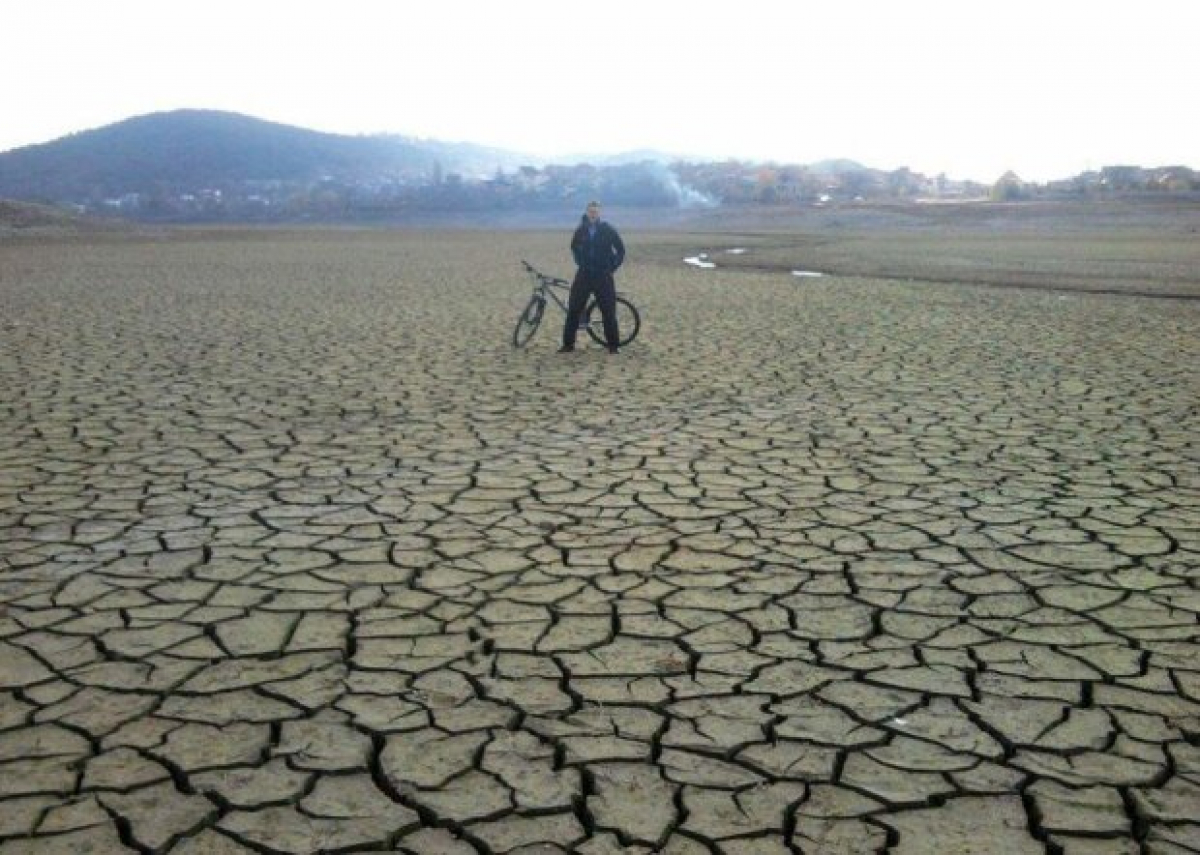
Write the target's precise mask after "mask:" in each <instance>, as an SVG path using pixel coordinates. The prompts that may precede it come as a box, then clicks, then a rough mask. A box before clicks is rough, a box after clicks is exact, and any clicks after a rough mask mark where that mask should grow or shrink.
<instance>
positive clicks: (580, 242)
mask: <svg viewBox="0 0 1200 855" xmlns="http://www.w3.org/2000/svg"><path fill="white" fill-rule="evenodd" d="M571 254H572V255H574V256H575V263H576V264H577V265H579V269H580V270H582V271H583V272H584V273H590V274H596V273H613V272H615V271H616V269H617V268H618V267H620V266H621V263H622V262H623V261H625V244H624V243H623V242H622V241H621V236H620V235H619V234H617V230H616V229H614V228H613V227H612V226H610V225H609V224H608V223H606V222H604V221H603V220H601V221H600V222H598V223H596V236H595V237H591V236H589V235H588V224H587V223H586V222H584V223H581V224H580V226H579V228H577V229H576V230H575V234H574V235H573V236H572V237H571Z"/></svg>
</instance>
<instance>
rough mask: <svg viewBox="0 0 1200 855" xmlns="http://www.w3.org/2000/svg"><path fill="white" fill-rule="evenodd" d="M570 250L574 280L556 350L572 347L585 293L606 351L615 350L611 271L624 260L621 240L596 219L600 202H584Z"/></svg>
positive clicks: (566, 350)
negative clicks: (591, 300)
mask: <svg viewBox="0 0 1200 855" xmlns="http://www.w3.org/2000/svg"><path fill="white" fill-rule="evenodd" d="M571 254H572V255H574V256H575V265H576V267H577V268H578V269H577V270H576V271H575V281H574V282H572V283H571V297H570V299H569V300H568V301H567V323H566V326H564V327H563V343H562V347H560V348H559V349H558V352H559V353H570V352H571V351H572V350H574V349H575V334H576V332H577V330H578V328H579V319H580V317H582V316H583V309H584V307H585V306H586V305H587V301H588V297H590V296H591V295H592V294H595V295H596V304H597V305H598V306H599V307H600V314H601V316H602V317H603V318H604V340H605V341H606V342H607V343H608V352H609V353H616V352H617V343H618V342H620V340H621V335H620V331H619V330H618V329H617V286H616V283H615V282H613V274H614V273H616V272H617V268H618V267H620V266H621V262H623V261H624V260H625V244H624V243H623V242H622V241H621V236H620V235H619V234H617V230H616V229H614V228H613V227H612V226H611V225H609V224H608V223H606V222H604V221H603V220H601V219H600V203H599V202H588V206H587V213H586V214H585V215H584V217H583V221H582V222H581V223H580V224H579V228H577V229H576V230H575V234H574V235H573V236H572V237H571Z"/></svg>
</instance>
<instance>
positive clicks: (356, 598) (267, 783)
mask: <svg viewBox="0 0 1200 855" xmlns="http://www.w3.org/2000/svg"><path fill="white" fill-rule="evenodd" d="M562 243H563V241H562V239H561V235H540V234H536V233H523V234H515V235H514V234H509V235H493V234H486V233H457V234H453V233H444V234H439V233H432V232H431V233H424V234H419V233H407V234H385V233H369V232H362V233H360V232H301V233H294V234H288V233H278V232H261V233H246V234H238V233H220V232H210V233H204V232H197V233H190V234H188V233H185V234H183V235H177V236H168V237H162V238H157V239H136V238H128V239H100V240H94V241H90V242H89V241H84V240H78V241H75V242H71V241H63V242H45V243H36V242H24V243H16V242H14V243H10V244H8V245H0V301H2V304H3V307H4V312H3V322H2V323H3V336H2V338H0V392H2V394H0V426H2V428H3V430H0V560H2V562H3V563H2V565H0V853H8V852H84V851H87V852H172V853H189V855H194V854H195V853H236V852H314V853H315V852H339V851H398V852H409V853H459V852H462V853H476V852H485V853H501V852H506V853H507V852H524V853H534V852H539V853H541V852H581V853H588V855H596V854H597V853H617V852H630V853H651V852H662V853H673V855H681V854H682V853H747V855H760V853H788V852H792V853H794V852H810V853H841V852H845V853H852V852H854V853H856V852H885V851H886V852H895V853H925V852H939V853H955V852H964V853H965V852H1005V853H1025V852H1029V853H1042V852H1066V853H1083V852H1087V853H1141V852H1147V853H1180V852H1193V851H1197V850H1200V825H1197V822H1196V816H1197V813H1198V811H1197V805H1200V675H1198V670H1200V657H1198V655H1197V654H1198V653H1200V641H1198V624H1197V613H1198V612H1200V591H1198V590H1197V567H1198V565H1200V465H1198V463H1200V461H1198V456H1200V450H1198V447H1197V443H1196V438H1197V435H1198V428H1200V424H1198V419H1197V400H1198V394H1197V393H1198V392H1200V376H1198V373H1197V366H1200V337H1198V336H1197V330H1198V328H1200V325H1198V321H1200V306H1197V305H1196V304H1195V303H1192V302H1176V303H1172V302H1169V301H1162V300H1143V299H1140V298H1137V297H1120V296H1112V295H1087V294H1081V295H1073V296H1071V297H1070V298H1069V299H1065V300H1064V299H1060V296H1059V295H1053V294H1041V293H1038V292H1033V291H1017V292H1008V291H1004V290H1002V289H986V288H979V287H963V288H957V287H954V286H947V285H936V286H933V285H923V284H921V283H887V282H882V281H866V280H854V279H845V278H839V277H832V276H830V277H823V278H821V279H814V280H813V281H812V282H811V283H806V285H805V287H804V288H803V289H797V288H796V287H795V282H794V281H793V280H790V278H789V277H788V276H787V275H783V276H780V275H768V274H766V273H762V272H756V271H733V270H729V269H725V268H718V269H715V270H711V271H705V272H704V273H703V275H701V274H700V273H698V272H697V271H695V270H692V269H689V268H687V267H686V266H684V265H681V264H679V261H678V257H677V256H676V257H675V258H673V259H672V260H671V262H670V264H669V265H668V264H666V263H664V264H662V265H655V264H651V263H649V262H646V261H639V259H638V256H637V254H636V251H635V252H634V253H632V257H631V261H630V264H629V265H628V268H627V269H626V270H624V271H622V273H623V277H622V281H621V287H622V288H624V289H627V290H628V291H629V292H630V294H631V295H632V296H633V297H634V299H635V300H636V302H637V303H638V306H639V308H640V309H642V311H643V319H644V324H645V326H644V328H643V331H642V335H641V336H640V337H639V339H638V341H637V342H636V343H635V344H634V345H633V346H631V347H630V348H628V349H626V350H625V351H624V352H623V353H622V354H621V355H620V356H619V357H616V358H612V357H608V356H607V355H606V354H604V353H603V351H602V350H601V349H599V348H593V349H582V350H581V351H580V352H578V353H576V354H573V355H572V356H570V357H566V358H564V357H560V356H558V355H556V354H555V353H554V352H553V350H554V346H555V343H556V341H555V340H556V338H557V334H558V330H557V328H554V324H556V323H558V322H561V319H559V318H553V319H551V320H548V321H547V323H548V324H550V328H548V329H547V330H543V331H541V332H540V333H539V335H538V337H537V338H535V339H534V341H533V343H532V344H531V345H530V347H529V348H528V349H526V350H523V351H515V350H513V349H512V348H510V347H509V346H508V345H507V341H508V336H509V333H510V330H511V325H512V323H514V322H515V320H516V315H517V313H518V311H519V310H520V308H521V306H522V305H523V303H524V299H525V296H526V294H525V289H526V285H525V283H524V281H523V277H522V276H521V274H520V272H519V267H518V264H517V259H519V258H522V257H528V258H531V259H533V260H534V261H535V262H536V263H539V266H545V267H547V268H548V269H549V270H550V271H551V272H557V271H555V264H559V265H560V266H565V259H564V258H563V256H565V250H564V249H563V247H562ZM631 244H632V245H633V246H635V247H636V243H635V242H631Z"/></svg>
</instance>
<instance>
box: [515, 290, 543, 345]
mask: <svg viewBox="0 0 1200 855" xmlns="http://www.w3.org/2000/svg"><path fill="white" fill-rule="evenodd" d="M545 313H546V298H545V297H543V296H542V295H540V294H534V295H533V296H532V297H530V298H529V304H528V305H527V306H526V307H525V311H523V312H521V317H519V318H517V327H516V329H514V330H513V347H524V346H525V345H527V344H529V340H530V339H531V338H533V334H534V333H536V332H537V331H538V325H539V324H541V322H542V315H544V314H545Z"/></svg>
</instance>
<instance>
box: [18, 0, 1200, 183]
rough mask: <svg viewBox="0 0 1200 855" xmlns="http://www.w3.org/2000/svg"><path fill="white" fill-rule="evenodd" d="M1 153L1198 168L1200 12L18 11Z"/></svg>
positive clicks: (53, 7) (366, 3) (905, 6)
mask: <svg viewBox="0 0 1200 855" xmlns="http://www.w3.org/2000/svg"><path fill="white" fill-rule="evenodd" d="M0 12H2V16H0V20H2V21H3V28H2V31H0V50H2V51H3V63H4V67H5V70H6V72H7V74H6V80H5V82H4V84H3V85H2V86H0V151H4V150H7V149H10V148H15V147H18V146H22V145H28V144H31V143H38V142H45V141H48V140H51V139H54V138H57V137H59V136H62V135H64V134H67V133H71V132H73V131H79V130H85V129H88V128H93V127H98V126H101V125H105V124H109V123H111V122H114V121H119V120H121V119H124V118H128V117H130V116H134V115H141V114H144V113H150V112H155V111H159V110H171V109H177V108H181V107H203V108H212V109H222V110H233V111H236V112H240V113H246V114H249V115H253V116H257V117H260V118H265V119H270V120H273V121H279V122H286V123H289V124H296V125H301V126H304V127H310V128H315V129H319V130H326V131H334V132H341V133H375V132H394V133H403V134H408V135H411V136H419V137H433V138H438V139H444V140H468V141H472V142H479V143H485V144H490V145H497V146H501V147H506V148H512V149H516V150H518V151H523V152H529V153H534V154H540V155H565V154H575V153H583V152H586V153H604V152H618V151H624V150H629V149H634V148H653V149H658V150H661V151H665V152H669V153H675V154H680V155H690V156H694V157H706V158H724V157H736V158H741V159H755V160H758V159H762V160H768V159H773V160H777V161H785V162H793V163H809V162H812V161H816V160H821V159H825V158H831V157H846V158H852V159H855V160H858V161H860V162H862V163H864V164H866V165H867V166H872V167H876V168H880V169H894V168H897V167H900V166H908V167H910V168H912V169H914V170H917V171H919V172H924V173H927V174H931V175H932V174H936V173H939V172H945V173H947V174H948V175H949V176H950V177H952V178H973V179H977V180H982V181H992V180H994V179H995V178H996V177H998V176H999V175H1000V174H1001V173H1002V172H1004V171H1005V170H1008V169H1012V170H1015V171H1016V172H1017V173H1018V174H1019V175H1020V176H1021V177H1022V178H1025V179H1027V180H1038V181H1044V180H1048V179H1051V178H1059V177H1065V176H1068V175H1073V174H1075V173H1077V172H1080V171H1083V170H1085V169H1098V168H1100V167H1101V166H1105V165H1110V164H1118V163H1120V164H1138V165H1142V166H1160V165H1169V164H1184V165H1188V166H1191V167H1193V168H1200V108H1197V107H1196V102H1197V101H1198V100H1200V97H1198V92H1200V84H1198V83H1197V81H1200V49H1198V48H1197V38H1198V36H1200V2H1197V0H1139V2H1136V3H1131V2H1121V0H1118V2H1116V3H1110V4H1085V3H1068V2H1065V0H1064V2H1057V0H974V2H971V0H944V2H933V0H903V2H901V1H900V0H877V2H864V0H859V2H855V0H829V2H823V0H810V1H809V2H803V3H802V2H788V0H772V2H761V1H760V0H738V2H726V3H721V2H706V3H698V2H651V1H650V0H639V2H627V0H597V1H596V2H590V3H583V2H576V3H567V2H562V0H559V1H558V2H540V1H539V0H504V2H465V0H409V2H398V0H397V2H383V0H338V2H330V3H316V2H307V0H304V1H303V2H301V0H290V2H275V1H274V0H205V2H193V0H176V2H168V0H104V2H95V3H93V2H87V0H5V2H4V3H3V6H2V7H0Z"/></svg>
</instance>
